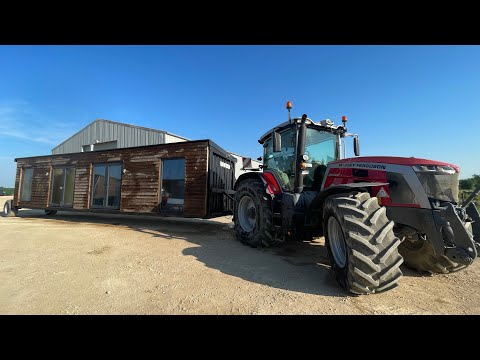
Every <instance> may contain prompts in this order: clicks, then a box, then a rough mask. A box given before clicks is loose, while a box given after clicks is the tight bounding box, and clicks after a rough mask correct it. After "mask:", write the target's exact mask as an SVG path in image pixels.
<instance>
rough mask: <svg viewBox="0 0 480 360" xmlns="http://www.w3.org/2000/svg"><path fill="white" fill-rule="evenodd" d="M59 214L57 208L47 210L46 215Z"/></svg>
mask: <svg viewBox="0 0 480 360" xmlns="http://www.w3.org/2000/svg"><path fill="white" fill-rule="evenodd" d="M56 214H57V210H45V215H47V216H54V215H56Z"/></svg>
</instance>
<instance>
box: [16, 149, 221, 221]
mask: <svg viewBox="0 0 480 360" xmlns="http://www.w3.org/2000/svg"><path fill="white" fill-rule="evenodd" d="M209 146H210V145H209V141H208V140H202V141H189V142H181V143H172V144H161V145H152V146H142V147H136V148H124V149H114V150H104V151H93V152H87V153H74V154H64V155H52V156H39V157H31V158H21V159H17V173H16V178H15V194H14V203H15V204H16V205H17V206H18V207H20V208H21V207H25V208H33V209H48V208H49V196H50V191H51V190H50V189H51V182H52V175H51V173H52V168H55V167H62V166H73V167H74V168H75V187H74V195H73V210H89V209H91V206H90V202H91V190H92V188H91V187H92V184H91V182H92V176H93V175H92V172H93V169H92V165H95V164H107V163H111V162H118V163H120V164H121V165H122V169H123V171H122V179H121V197H120V211H121V212H135V213H158V214H160V213H161V211H160V201H161V198H160V193H159V192H160V190H161V188H160V186H161V184H160V179H161V176H160V175H161V174H160V168H161V160H162V159H179V158H183V159H185V193H184V197H185V200H184V205H183V214H182V215H183V216H185V217H206V216H207V215H208V214H207V213H208V210H207V198H208V188H207V185H208V184H207V174H208V155H209V153H208V148H209ZM225 156H227V157H228V155H225ZM22 167H25V168H33V181H32V189H31V199H30V201H20V198H19V197H18V194H19V192H18V190H19V185H20V182H21V179H20V176H21V168H22ZM65 210H72V207H70V208H68V209H65ZM107 212H108V211H107Z"/></svg>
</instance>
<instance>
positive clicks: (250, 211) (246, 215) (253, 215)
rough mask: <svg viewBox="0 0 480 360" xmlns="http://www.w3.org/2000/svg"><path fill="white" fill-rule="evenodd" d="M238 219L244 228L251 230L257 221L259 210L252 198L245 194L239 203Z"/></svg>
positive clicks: (247, 230)
mask: <svg viewBox="0 0 480 360" xmlns="http://www.w3.org/2000/svg"><path fill="white" fill-rule="evenodd" d="M238 221H239V223H240V226H241V227H242V229H243V230H244V231H246V232H251V231H252V230H253V228H254V227H255V223H256V221H257V210H256V208H255V203H254V202H253V200H252V198H251V197H250V196H248V195H245V196H244V197H242V198H241V200H240V202H239V203H238Z"/></svg>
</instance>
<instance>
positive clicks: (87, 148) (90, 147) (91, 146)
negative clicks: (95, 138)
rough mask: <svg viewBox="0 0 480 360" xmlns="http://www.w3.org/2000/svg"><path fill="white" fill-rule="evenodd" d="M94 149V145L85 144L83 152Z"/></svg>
mask: <svg viewBox="0 0 480 360" xmlns="http://www.w3.org/2000/svg"><path fill="white" fill-rule="evenodd" d="M92 150H93V145H83V146H82V152H87V151H92Z"/></svg>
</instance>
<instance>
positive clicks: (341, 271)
mask: <svg viewBox="0 0 480 360" xmlns="http://www.w3.org/2000/svg"><path fill="white" fill-rule="evenodd" d="M393 225H394V223H393V221H389V220H388V218H387V216H386V211H385V208H384V207H380V206H379V205H378V200H377V198H375V197H373V198H371V197H370V195H369V194H368V193H362V192H352V193H346V194H337V195H331V196H329V197H328V198H327V199H326V200H325V205H324V211H323V229H324V233H325V244H326V246H327V249H328V256H329V258H330V263H331V265H332V269H333V271H334V273H335V277H336V279H337V281H338V283H339V284H340V286H342V287H343V288H344V289H346V290H347V291H350V292H352V293H355V294H371V293H378V292H382V291H386V290H389V289H392V288H394V287H396V286H397V285H398V280H399V279H400V278H401V276H402V271H401V270H400V265H401V264H402V262H403V258H402V256H401V255H400V254H399V253H398V246H399V245H400V239H398V238H397V237H396V236H395V234H394V233H393ZM342 254H343V255H342ZM342 256H343V257H342Z"/></svg>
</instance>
